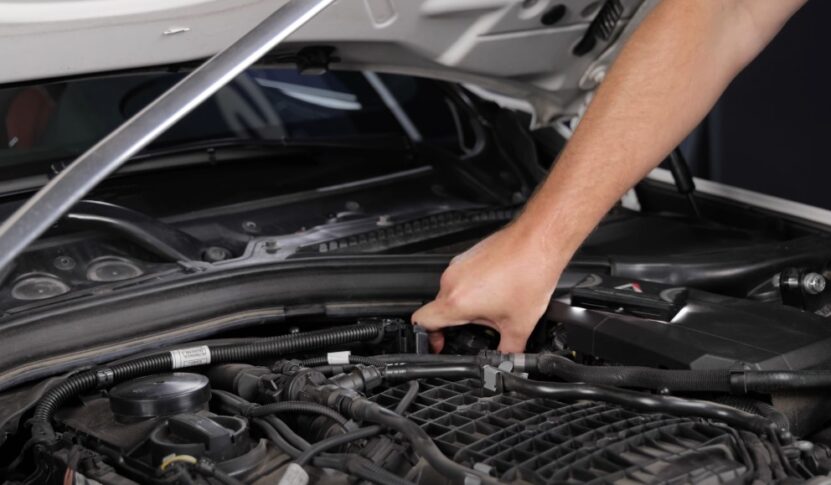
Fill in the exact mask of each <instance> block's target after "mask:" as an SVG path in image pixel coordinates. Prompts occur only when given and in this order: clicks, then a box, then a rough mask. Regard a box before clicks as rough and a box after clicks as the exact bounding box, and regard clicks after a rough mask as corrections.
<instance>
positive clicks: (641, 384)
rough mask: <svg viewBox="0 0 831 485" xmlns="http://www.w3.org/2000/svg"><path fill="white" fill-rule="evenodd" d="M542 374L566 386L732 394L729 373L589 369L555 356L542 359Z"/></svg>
mask: <svg viewBox="0 0 831 485" xmlns="http://www.w3.org/2000/svg"><path fill="white" fill-rule="evenodd" d="M538 370H539V372H540V374H543V375H546V376H553V377H557V378H559V379H562V380H564V381H566V382H585V383H586V384H595V385H600V386H614V387H635V388H642V389H651V390H662V389H668V390H670V391H687V392H707V391H709V392H730V390H731V387H730V372H729V371H726V370H665V369H652V368H649V367H634V366H627V367H617V366H602V367H601V366H588V365H581V364H578V363H576V362H574V361H572V360H570V359H568V358H566V357H561V356H559V355H554V354H546V355H540V356H539V361H538Z"/></svg>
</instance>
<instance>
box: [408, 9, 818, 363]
mask: <svg viewBox="0 0 831 485" xmlns="http://www.w3.org/2000/svg"><path fill="white" fill-rule="evenodd" d="M804 3H805V0H776V1H764V0H664V1H663V2H661V3H659V4H658V6H656V7H655V8H654V10H653V11H652V12H651V13H650V14H649V16H648V17H647V18H646V19H645V20H644V22H643V23H642V24H641V26H640V27H639V28H638V29H637V31H636V32H635V33H634V34H633V35H632V37H631V38H630V39H629V41H628V42H627V44H626V46H625V47H624V48H623V50H622V51H621V53H620V55H619V57H618V59H617V60H616V62H615V63H614V66H613V67H612V68H611V69H610V71H609V73H608V75H607V76H606V79H605V80H604V82H603V83H602V85H601V87H600V88H599V89H598V90H597V93H596V95H595V97H594V99H593V100H592V102H591V104H590V106H589V108H588V110H587V111H586V114H585V116H584V117H583V119H582V121H581V122H580V124H579V126H578V128H577V129H576V131H575V132H574V135H573V136H572V138H571V140H569V142H568V144H567V145H566V147H565V149H564V150H563V152H562V154H561V155H560V157H559V159H558V161H557V163H556V164H555V166H554V168H553V169H552V171H551V173H550V174H549V176H548V177H547V179H546V181H545V182H544V183H543V184H542V185H541V187H540V188H539V189H538V191H537V193H536V194H535V195H534V197H532V198H531V200H530V201H529V202H528V204H526V207H525V209H524V211H523V213H522V214H521V215H520V216H519V217H518V218H517V219H516V220H515V221H514V222H513V223H512V224H510V225H509V226H508V227H507V228H505V229H503V230H501V231H499V232H497V233H496V234H494V235H492V236H490V237H488V238H487V239H485V240H484V241H482V242H480V243H479V244H477V245H476V246H474V247H473V248H471V249H470V250H469V251H467V252H465V253H463V254H461V255H460V256H458V257H457V258H455V259H454V260H453V262H452V263H451V265H450V266H449V267H448V268H447V270H445V272H444V274H443V275H442V279H441V283H440V290H439V293H438V295H437V297H436V299H435V300H434V301H433V302H431V303H428V304H427V305H425V306H424V307H422V308H421V309H419V310H418V311H417V312H416V313H414V314H413V318H412V320H413V322H414V323H418V324H420V325H422V326H424V327H425V328H426V329H427V330H428V331H429V332H430V337H431V343H432V344H433V349H434V350H435V351H440V350H441V348H442V347H443V344H444V337H443V334H442V332H441V329H442V328H445V327H448V326H454V325H461V324H464V323H468V322H473V323H479V324H482V325H486V326H489V327H491V328H494V329H496V330H497V331H499V333H500V335H501V340H500V345H499V348H500V350H502V351H505V352H511V351H521V350H523V349H524V347H525V343H526V341H527V339H528V336H529V335H530V333H531V331H532V330H533V329H534V326H535V325H536V323H537V321H538V320H539V318H540V317H541V316H542V314H543V313H544V311H545V309H546V307H547V305H548V302H549V300H550V298H551V295H552V294H553V292H554V289H555V287H556V283H557V280H558V279H559V277H560V273H561V272H562V271H563V269H564V268H565V266H566V264H567V263H568V261H569V260H570V259H571V257H572V256H573V255H574V253H575V251H576V250H577V248H578V247H579V246H580V244H581V243H582V242H583V240H584V239H585V238H586V237H587V236H588V235H589V233H590V232H591V231H592V230H593V229H594V227H595V226H596V225H597V223H598V222H599V221H600V219H601V218H602V217H603V216H604V215H605V214H606V212H608V210H609V209H610V208H611V207H612V206H613V205H614V204H615V203H616V202H617V201H618V200H619V199H620V197H621V196H622V195H623V194H624V193H625V192H626V191H627V190H629V188H631V187H632V186H633V185H634V184H636V183H637V182H638V181H639V180H641V179H642V178H643V177H644V176H645V175H646V174H647V173H648V172H649V171H650V170H651V169H653V168H654V167H656V166H657V165H658V164H659V163H660V162H661V161H662V160H663V159H664V158H665V157H666V155H667V154H668V153H669V152H670V151H671V150H672V149H673V148H674V147H675V146H677V145H678V144H679V143H680V142H681V140H682V139H683V138H684V137H685V136H686V135H687V134H688V133H689V132H690V131H691V130H692V129H693V128H694V127H695V126H696V125H697V124H698V123H699V122H700V121H701V119H702V118H704V116H705V115H706V114H707V113H708V112H709V110H710V109H711V108H712V106H713V104H715V102H716V100H717V99H718V97H719V96H720V95H721V93H722V92H723V91H724V89H725V88H726V87H727V85H728V84H729V83H730V81H731V80H732V79H733V78H734V77H735V76H736V75H737V74H738V73H739V72H740V71H741V70H742V69H743V68H744V67H745V66H746V65H747V64H748V63H749V62H750V61H751V60H752V59H753V58H755V57H756V55H757V54H758V53H759V52H760V51H761V50H762V49H763V48H764V47H765V45H767V43H768V42H769V41H770V40H771V39H772V38H773V37H774V36H775V35H776V33H777V32H778V31H779V29H780V28H781V27H782V25H784V23H785V22H786V21H787V20H788V18H790V16H791V15H792V14H793V13H794V12H795V11H796V10H798V9H799V7H801V6H802V5H803V4H804Z"/></svg>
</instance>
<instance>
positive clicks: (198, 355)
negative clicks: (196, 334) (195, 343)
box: [170, 345, 211, 369]
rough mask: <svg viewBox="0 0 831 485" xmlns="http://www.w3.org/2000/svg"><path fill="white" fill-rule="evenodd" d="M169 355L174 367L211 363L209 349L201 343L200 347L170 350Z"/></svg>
mask: <svg viewBox="0 0 831 485" xmlns="http://www.w3.org/2000/svg"><path fill="white" fill-rule="evenodd" d="M170 357H171V359H173V368H174V369H181V368H182V367H195V366H197V365H205V364H210V363H211V349H209V348H208V346H207V345H202V346H200V347H188V348H186V349H178V350H171V351H170Z"/></svg>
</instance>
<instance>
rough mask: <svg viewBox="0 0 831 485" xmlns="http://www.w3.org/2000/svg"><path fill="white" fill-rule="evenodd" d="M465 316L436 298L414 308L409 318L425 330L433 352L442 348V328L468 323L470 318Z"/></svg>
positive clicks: (437, 351)
mask: <svg viewBox="0 0 831 485" xmlns="http://www.w3.org/2000/svg"><path fill="white" fill-rule="evenodd" d="M465 317H466V315H464V314H462V313H461V312H459V311H458V310H457V309H455V308H452V307H450V306H449V305H447V304H445V303H444V301H443V300H441V299H436V300H434V301H431V302H430V303H428V304H426V305H424V306H423V307H421V308H419V309H418V310H416V312H415V313H413V316H412V319H411V320H412V322H413V324H414V325H420V326H422V327H424V329H425V330H427V332H428V335H429V337H430V347H431V348H432V350H433V352H435V353H439V352H441V349H443V348H444V333H443V332H442V329H443V328H445V327H454V326H456V325H463V324H465V323H468V322H469V321H470V319H469V318H465Z"/></svg>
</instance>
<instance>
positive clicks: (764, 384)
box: [730, 370, 831, 394]
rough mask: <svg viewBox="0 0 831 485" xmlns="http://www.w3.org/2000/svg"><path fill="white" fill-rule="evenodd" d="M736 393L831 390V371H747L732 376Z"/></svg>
mask: <svg viewBox="0 0 831 485" xmlns="http://www.w3.org/2000/svg"><path fill="white" fill-rule="evenodd" d="M730 378H731V382H732V385H733V390H734V392H737V393H749V392H758V393H763V394H770V393H773V392H777V391H793V390H806V389H815V390H816V389H828V388H831V371H828V370H799V371H745V372H734V373H732V374H731V375H730Z"/></svg>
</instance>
